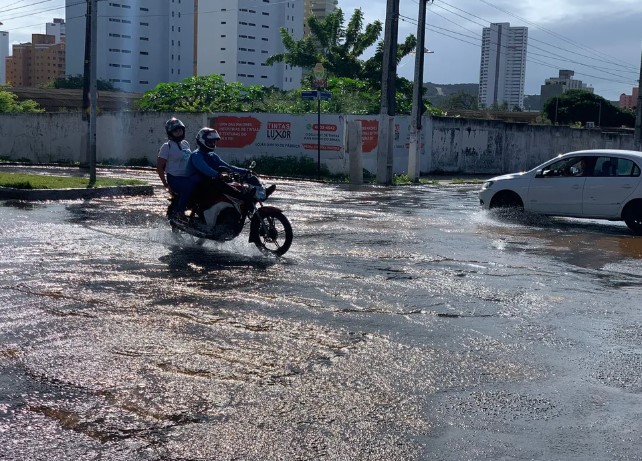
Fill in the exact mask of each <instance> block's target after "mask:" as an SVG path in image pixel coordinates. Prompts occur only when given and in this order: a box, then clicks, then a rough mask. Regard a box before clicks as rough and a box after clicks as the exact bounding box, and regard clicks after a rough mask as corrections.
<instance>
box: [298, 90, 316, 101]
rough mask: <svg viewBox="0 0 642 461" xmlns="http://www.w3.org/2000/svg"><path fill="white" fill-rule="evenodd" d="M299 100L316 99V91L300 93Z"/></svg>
mask: <svg viewBox="0 0 642 461" xmlns="http://www.w3.org/2000/svg"><path fill="white" fill-rule="evenodd" d="M301 98H303V99H309V100H310V101H312V100H314V99H317V92H316V91H302V92H301Z"/></svg>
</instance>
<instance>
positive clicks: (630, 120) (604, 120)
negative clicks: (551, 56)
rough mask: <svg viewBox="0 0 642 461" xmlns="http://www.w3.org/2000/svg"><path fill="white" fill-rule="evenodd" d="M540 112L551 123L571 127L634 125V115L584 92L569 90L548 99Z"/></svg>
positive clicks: (601, 98) (600, 97)
mask: <svg viewBox="0 0 642 461" xmlns="http://www.w3.org/2000/svg"><path fill="white" fill-rule="evenodd" d="M542 112H544V114H546V116H547V117H548V119H549V120H550V121H552V122H555V121H557V123H558V124H561V125H572V124H576V123H580V124H582V125H586V122H594V123H595V125H597V126H609V127H619V126H628V127H633V126H634V125H635V115H634V114H633V112H631V111H628V110H623V109H620V108H619V107H615V106H614V105H613V104H611V103H610V102H609V101H608V100H606V99H604V98H603V97H602V96H598V95H596V94H593V93H591V92H589V91H585V90H569V91H566V92H564V93H562V94H561V95H560V96H557V97H553V98H549V99H548V100H547V101H546V102H545V103H544V106H543V109H542Z"/></svg>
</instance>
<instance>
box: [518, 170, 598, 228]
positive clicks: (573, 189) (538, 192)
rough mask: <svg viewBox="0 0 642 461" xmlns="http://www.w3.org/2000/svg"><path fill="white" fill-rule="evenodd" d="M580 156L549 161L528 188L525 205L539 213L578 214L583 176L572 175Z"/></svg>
mask: <svg viewBox="0 0 642 461" xmlns="http://www.w3.org/2000/svg"><path fill="white" fill-rule="evenodd" d="M581 160H582V157H571V158H566V159H563V160H558V161H557V162H554V163H551V164H550V165H548V166H546V167H544V168H543V169H542V171H541V172H540V173H539V174H536V175H535V176H534V177H533V178H532V179H531V182H530V185H529V187H528V199H527V204H526V205H525V208H526V209H527V210H529V211H533V212H536V213H542V214H551V215H563V216H579V215H581V213H582V192H583V188H584V182H585V181H586V177H584V176H579V175H578V176H574V175H573V171H579V170H578V169H577V166H576V165H579V164H580V162H581Z"/></svg>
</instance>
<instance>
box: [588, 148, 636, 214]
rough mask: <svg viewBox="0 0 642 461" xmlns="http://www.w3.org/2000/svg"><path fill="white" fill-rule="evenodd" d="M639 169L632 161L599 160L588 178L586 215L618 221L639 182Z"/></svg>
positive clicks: (620, 159) (617, 158)
mask: <svg viewBox="0 0 642 461" xmlns="http://www.w3.org/2000/svg"><path fill="white" fill-rule="evenodd" d="M639 177H640V167H639V166H638V165H636V164H635V162H633V161H632V160H629V159H626V158H619V157H615V156H603V157H598V159H597V162H596V163H595V169H594V171H593V175H592V176H590V177H588V178H586V183H585V184H584V194H583V202H584V204H583V213H584V215H585V216H587V217H595V218H598V217H602V218H609V217H611V218H619V215H620V210H621V208H622V205H623V204H624V203H625V202H626V199H627V198H628V197H629V196H630V195H631V194H632V193H633V191H634V190H635V188H636V186H637V184H638V183H639V179H640V178H639Z"/></svg>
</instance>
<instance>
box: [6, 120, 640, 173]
mask: <svg viewBox="0 0 642 461" xmlns="http://www.w3.org/2000/svg"><path fill="white" fill-rule="evenodd" d="M172 115H173V114H169V113H165V114H163V113H136V112H125V113H106V114H103V115H100V116H99V117H98V122H97V135H96V138H97V152H96V159H97V161H98V162H101V161H106V160H110V159H111V160H115V161H118V162H120V163H125V162H126V161H127V160H128V159H132V158H141V157H145V158H147V159H148V161H149V162H150V163H155V161H156V156H157V154H158V148H159V147H160V145H161V144H162V143H163V142H164V141H165V140H166V136H165V130H164V123H165V121H166V120H167V119H168V118H170V117H171V116H172ZM210 116H211V114H179V118H180V119H181V120H182V121H183V122H184V123H185V124H186V125H187V136H186V139H187V140H188V141H189V142H190V144H191V145H192V148H195V147H196V146H195V144H194V138H195V136H196V133H197V131H198V130H199V129H200V128H201V127H203V126H207V124H208V121H209V117H210ZM280 117H281V118H285V117H287V116H286V115H281V116H280ZM348 118H350V119H352V118H354V117H352V116H350V117H348ZM409 120H410V118H409V117H397V119H396V124H397V125H404V126H402V127H401V128H400V132H401V133H402V135H401V139H400V140H399V142H398V143H397V144H396V145H395V155H394V172H395V173H405V172H406V171H407V168H408V155H407V143H404V141H403V139H404V138H405V137H406V134H405V133H407V127H406V126H405V125H407V124H408V123H409ZM86 123H87V122H85V121H83V120H82V118H81V115H80V114H78V113H68V114H65V113H62V114H60V113H58V114H0V157H4V158H9V159H11V160H19V159H29V160H31V161H32V162H34V163H48V162H56V161H72V162H80V161H82V162H85V161H86V157H85V154H84V152H85V146H86V143H85V141H84V139H82V134H83V133H85V132H86ZM591 148H615V149H633V133H632V132H631V134H620V133H602V132H600V131H599V130H584V129H573V128H568V127H554V126H542V125H527V124H520V123H505V122H501V121H495V120H473V119H461V118H446V117H443V118H442V117H436V118H426V119H425V120H424V131H423V150H422V151H421V154H420V155H421V158H420V165H421V172H422V173H430V172H444V173H463V174H475V173H485V174H499V173H506V172H512V171H523V170H527V169H530V168H533V167H535V166H537V165H538V164H540V163H542V162H544V161H545V160H548V159H549V158H551V157H553V156H555V155H557V154H560V153H563V152H568V151H572V150H580V149H591ZM253 154H254V152H253V151H252V148H251V147H248V148H247V152H246V155H247V156H252V155H253ZM257 155H258V153H257ZM301 155H306V154H304V153H301ZM315 155H316V154H315ZM315 158H316V157H315ZM228 160H229V159H228ZM322 162H323V158H322ZM373 162H374V163H373ZM348 164H349V163H348V162H345V161H344V162H343V163H342V165H344V166H345V168H346V171H344V173H345V174H348ZM364 167H365V168H367V169H369V170H370V171H371V172H373V173H375V172H376V151H373V152H370V153H369V154H368V155H365V154H364Z"/></svg>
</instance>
